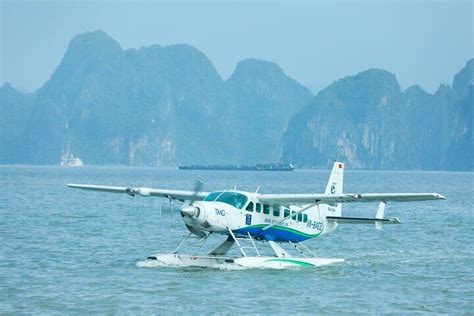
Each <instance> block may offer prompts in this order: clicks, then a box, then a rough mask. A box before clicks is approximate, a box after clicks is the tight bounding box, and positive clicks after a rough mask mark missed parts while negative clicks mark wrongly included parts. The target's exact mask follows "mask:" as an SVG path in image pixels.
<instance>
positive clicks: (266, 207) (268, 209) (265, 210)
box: [263, 204, 270, 215]
mask: <svg viewBox="0 0 474 316" xmlns="http://www.w3.org/2000/svg"><path fill="white" fill-rule="evenodd" d="M263 214H267V215H268V214H270V205H267V204H263Z"/></svg>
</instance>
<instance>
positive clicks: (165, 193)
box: [67, 184, 209, 201]
mask: <svg viewBox="0 0 474 316" xmlns="http://www.w3.org/2000/svg"><path fill="white" fill-rule="evenodd" d="M67 186H68V187H70V188H75V189H81V190H88V191H100V192H109V193H125V194H128V195H132V196H135V195H140V196H157V197H164V198H169V199H173V200H179V201H189V200H196V201H200V200H203V199H204V198H205V197H206V196H207V195H208V194H209V192H194V191H184V190H163V189H152V188H143V187H142V188H130V187H114V186H105V185H89V184H68V185H67Z"/></svg>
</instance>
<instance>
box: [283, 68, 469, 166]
mask: <svg viewBox="0 0 474 316" xmlns="http://www.w3.org/2000/svg"><path fill="white" fill-rule="evenodd" d="M473 72H474V60H473V59H471V60H469V61H468V62H467V64H466V66H465V67H464V68H463V69H462V70H461V71H460V72H459V73H458V74H457V75H455V76H454V81H453V86H452V88H451V87H449V86H445V85H441V86H440V87H439V89H438V91H437V92H436V93H435V94H434V95H432V94H429V93H427V92H425V91H423V89H421V88H420V87H419V86H412V87H409V88H408V89H406V90H405V91H401V89H400V86H399V84H398V82H397V80H396V78H395V75H393V74H391V73H389V72H387V71H385V70H381V69H369V70H367V71H364V72H361V73H359V74H357V75H355V76H350V77H346V78H343V79H341V80H338V81H336V82H334V83H333V84H331V85H330V86H329V87H327V88H326V89H324V90H323V91H321V92H320V93H319V94H318V95H317V96H316V97H315V98H314V99H313V100H312V101H311V102H310V103H308V104H307V105H306V106H305V107H304V109H302V110H301V111H300V112H299V113H297V114H296V115H295V116H294V117H293V118H292V120H291V121H290V124H289V127H288V130H287V131H286V132H285V135H284V136H283V152H284V156H283V160H284V161H291V162H295V163H297V164H299V165H305V166H327V165H329V164H330V163H331V161H333V160H334V159H340V160H344V161H346V162H347V163H348V164H349V165H351V167H353V168H376V169H386V168H388V169H429V170H433V169H450V170H469V169H472V148H473V140H472V121H473V113H472V105H473V103H474V102H473V84H474V82H473V76H472V75H473Z"/></svg>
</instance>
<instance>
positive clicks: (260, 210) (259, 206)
mask: <svg viewBox="0 0 474 316" xmlns="http://www.w3.org/2000/svg"><path fill="white" fill-rule="evenodd" d="M255 205H256V206H257V208H256V211H257V213H261V212H262V204H260V203H257V204H255Z"/></svg>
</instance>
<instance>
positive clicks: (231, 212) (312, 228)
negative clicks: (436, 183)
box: [68, 162, 445, 269]
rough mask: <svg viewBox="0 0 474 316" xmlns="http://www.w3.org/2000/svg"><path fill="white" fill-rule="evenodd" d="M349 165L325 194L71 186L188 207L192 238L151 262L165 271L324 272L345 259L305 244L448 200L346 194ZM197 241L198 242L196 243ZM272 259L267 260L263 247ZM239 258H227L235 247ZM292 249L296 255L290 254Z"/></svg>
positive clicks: (338, 166) (337, 166) (335, 174)
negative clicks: (391, 208)
mask: <svg viewBox="0 0 474 316" xmlns="http://www.w3.org/2000/svg"><path fill="white" fill-rule="evenodd" d="M343 178H344V164H343V163H342V162H335V163H334V165H333V168H332V171H331V175H330V177H329V181H328V183H327V186H326V190H325V191H324V193H323V194H313V193H308V194H262V193H258V192H246V191H237V190H220V191H214V192H204V191H202V186H203V184H202V182H201V181H198V182H197V183H196V185H195V187H194V190H190V191H184V190H165V189H152V188H145V187H137V188H133V187H115V186H102V185H87V184H68V186H69V187H71V188H77V189H82V190H91V191H100V192H110V193H124V194H128V195H131V196H144V197H162V198H167V199H169V201H170V202H171V201H176V202H181V203H183V204H182V205H181V208H180V213H181V216H182V220H183V221H184V224H185V226H186V228H187V229H188V231H189V233H188V234H187V235H186V236H185V237H184V238H183V240H182V241H181V242H180V243H179V244H178V246H177V248H176V249H175V250H174V251H173V252H172V253H169V254H158V255H154V256H150V257H149V258H148V260H149V261H153V262H156V263H159V264H160V265H164V266H186V267H187V266H200V267H220V266H222V265H229V264H230V265H235V266H236V267H242V268H277V269H282V268H291V267H297V266H323V265H329V264H335V263H340V262H343V261H344V259H337V258H320V257H318V256H317V255H316V254H315V253H314V252H313V251H312V250H311V249H309V248H308V247H307V246H306V245H305V244H303V242H304V241H307V240H309V239H313V238H316V237H319V236H323V235H325V234H329V233H331V232H333V231H334V230H335V229H336V228H337V227H338V225H339V224H373V225H375V228H376V229H381V228H382V226H383V225H384V224H400V221H399V220H398V218H394V217H391V218H385V217H384V213H385V206H386V204H387V203H389V202H418V201H427V200H443V199H445V197H444V196H442V195H441V194H438V193H343ZM361 202H378V203H379V205H378V208H377V211H376V214H375V217H373V218H361V217H347V216H342V204H343V203H361ZM213 235H219V236H222V237H223V239H222V240H221V242H220V244H218V245H217V246H216V247H215V248H214V249H213V250H211V251H210V252H207V253H185V252H182V251H181V250H182V249H183V248H185V245H186V244H187V243H188V242H189V240H190V239H197V241H198V243H200V244H201V245H202V243H203V242H205V241H206V240H208V238H209V237H210V236H213ZM193 237H194V238H193ZM264 244H265V245H269V246H270V249H271V252H272V253H271V254H270V255H268V254H264V251H262V249H261V247H262V245H264ZM234 246H235V247H237V248H238V249H239V251H240V255H238V256H230V255H228V253H229V251H230V250H231V248H233V247H234ZM285 248H290V249H293V250H294V251H293V252H296V255H295V254H292V253H291V252H290V251H288V249H285Z"/></svg>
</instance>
